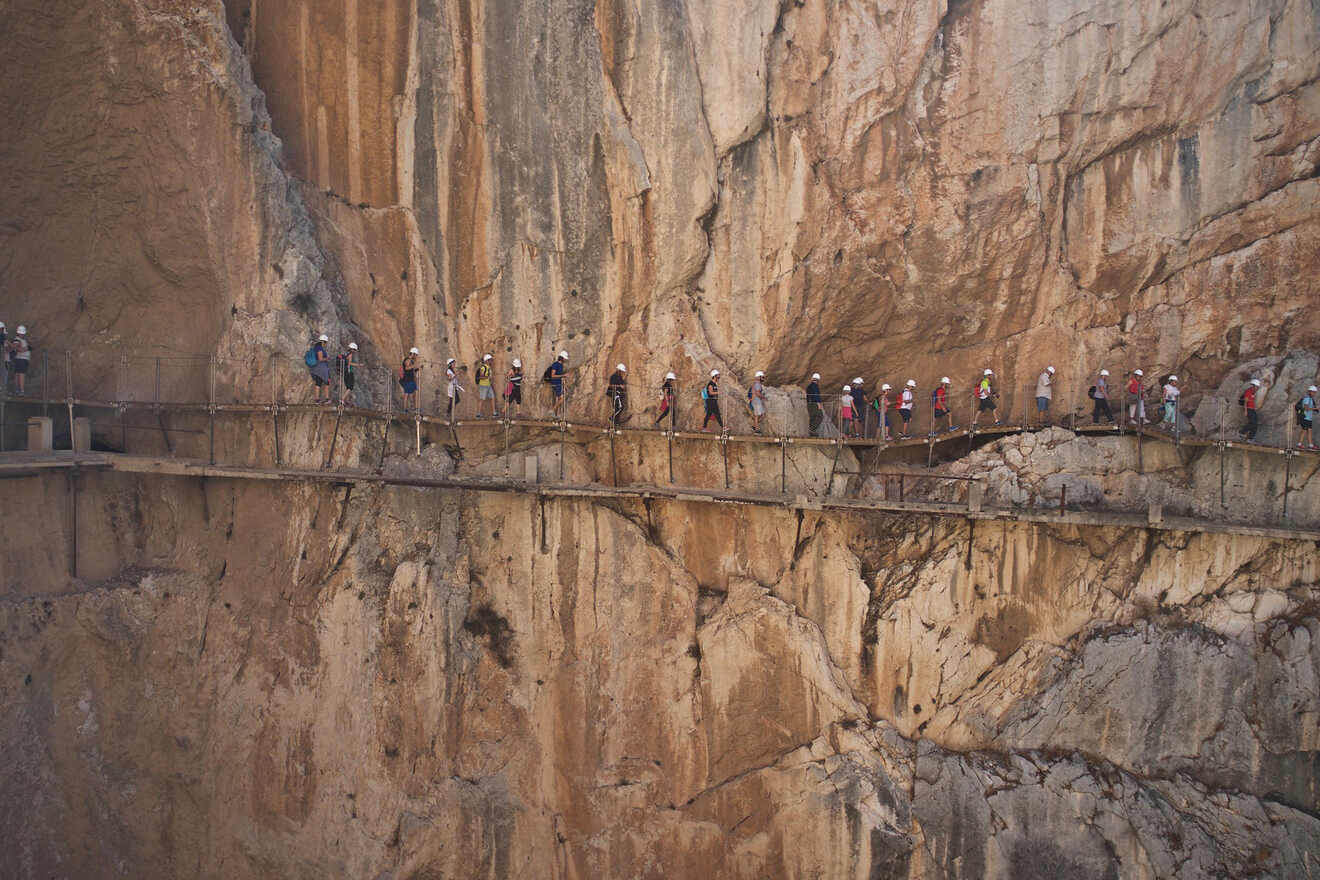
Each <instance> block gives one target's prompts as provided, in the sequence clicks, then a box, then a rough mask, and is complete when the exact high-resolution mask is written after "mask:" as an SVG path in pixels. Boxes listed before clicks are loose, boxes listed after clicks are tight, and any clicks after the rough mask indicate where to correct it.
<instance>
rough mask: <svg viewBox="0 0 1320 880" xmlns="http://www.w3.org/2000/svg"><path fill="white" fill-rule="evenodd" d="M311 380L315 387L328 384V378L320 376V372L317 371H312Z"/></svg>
mask: <svg viewBox="0 0 1320 880" xmlns="http://www.w3.org/2000/svg"><path fill="white" fill-rule="evenodd" d="M312 382H313V383H314V384H315V385H316V387H317V388H324V387H325V386H326V385H329V384H330V380H329V379H323V378H321V374H320V373H317V372H313V373H312Z"/></svg>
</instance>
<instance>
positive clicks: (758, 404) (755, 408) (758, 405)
mask: <svg viewBox="0 0 1320 880" xmlns="http://www.w3.org/2000/svg"><path fill="white" fill-rule="evenodd" d="M752 415H754V416H763V415H765V401H764V400H758V399H753V400H752Z"/></svg>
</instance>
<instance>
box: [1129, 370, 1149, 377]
mask: <svg viewBox="0 0 1320 880" xmlns="http://www.w3.org/2000/svg"><path fill="white" fill-rule="evenodd" d="M1132 375H1134V376H1144V375H1146V374H1145V373H1143V372H1141V370H1133V371H1132Z"/></svg>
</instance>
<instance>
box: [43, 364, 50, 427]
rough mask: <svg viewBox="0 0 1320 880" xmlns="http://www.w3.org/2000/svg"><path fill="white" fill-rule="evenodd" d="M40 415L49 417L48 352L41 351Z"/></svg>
mask: <svg viewBox="0 0 1320 880" xmlns="http://www.w3.org/2000/svg"><path fill="white" fill-rule="evenodd" d="M41 417H42V418H49V417H50V352H48V351H45V350H44V349H43V350H42V352H41Z"/></svg>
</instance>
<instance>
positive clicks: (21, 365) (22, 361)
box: [14, 358, 32, 374]
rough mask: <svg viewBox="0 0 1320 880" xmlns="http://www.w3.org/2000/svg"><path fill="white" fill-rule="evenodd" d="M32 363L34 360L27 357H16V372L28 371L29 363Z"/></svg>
mask: <svg viewBox="0 0 1320 880" xmlns="http://www.w3.org/2000/svg"><path fill="white" fill-rule="evenodd" d="M30 363H32V362H31V361H30V360H28V359H27V358H14V372H15V373H19V374H22V373H26V372H27V371H28V364H30Z"/></svg>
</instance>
